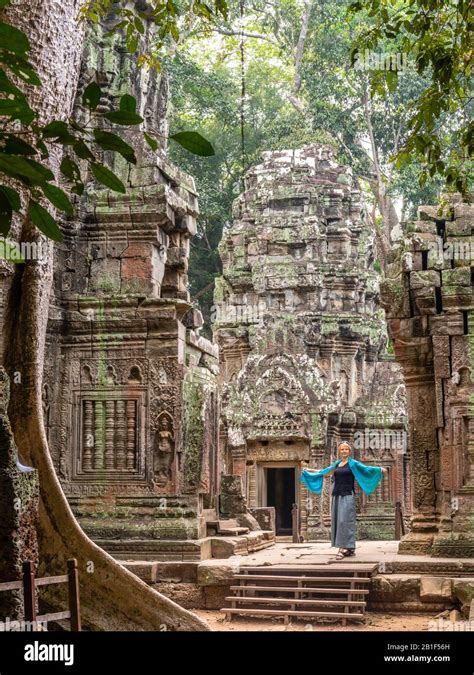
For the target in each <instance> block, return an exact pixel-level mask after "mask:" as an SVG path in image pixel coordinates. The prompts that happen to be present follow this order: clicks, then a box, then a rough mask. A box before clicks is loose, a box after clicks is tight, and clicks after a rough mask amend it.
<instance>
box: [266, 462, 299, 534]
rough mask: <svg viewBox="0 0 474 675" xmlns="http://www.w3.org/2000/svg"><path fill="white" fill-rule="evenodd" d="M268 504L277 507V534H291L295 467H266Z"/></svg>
mask: <svg viewBox="0 0 474 675" xmlns="http://www.w3.org/2000/svg"><path fill="white" fill-rule="evenodd" d="M266 486H267V495H266V496H267V506H274V507H275V529H276V535H277V536H291V534H292V533H293V525H292V518H291V509H292V507H293V504H294V503H295V469H294V467H285V468H281V469H276V468H270V467H268V468H267V469H266Z"/></svg>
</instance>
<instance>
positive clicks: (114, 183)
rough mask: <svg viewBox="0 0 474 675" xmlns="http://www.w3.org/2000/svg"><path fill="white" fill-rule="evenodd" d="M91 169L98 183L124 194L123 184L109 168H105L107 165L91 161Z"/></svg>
mask: <svg viewBox="0 0 474 675" xmlns="http://www.w3.org/2000/svg"><path fill="white" fill-rule="evenodd" d="M91 169H92V173H93V174H94V176H95V178H96V180H98V181H99V183H101V184H102V185H105V186H106V187H108V188H110V189H111V190H114V192H122V193H123V194H125V192H126V189H125V185H124V184H123V183H122V181H121V180H120V178H118V177H117V176H116V175H115V174H114V173H113V172H112V171H110V169H107V167H105V166H104V165H103V164H98V163H97V162H93V163H92V164H91Z"/></svg>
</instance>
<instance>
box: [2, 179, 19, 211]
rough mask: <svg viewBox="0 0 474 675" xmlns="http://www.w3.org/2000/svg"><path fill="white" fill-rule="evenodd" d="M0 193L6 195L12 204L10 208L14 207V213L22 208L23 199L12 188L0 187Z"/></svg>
mask: <svg viewBox="0 0 474 675" xmlns="http://www.w3.org/2000/svg"><path fill="white" fill-rule="evenodd" d="M0 192H1V193H3V194H4V195H5V197H6V198H7V199H8V201H9V202H10V206H11V207H12V211H19V210H20V208H21V199H20V195H19V194H18V192H17V191H16V190H14V189H13V188H11V187H8V186H7V185H0Z"/></svg>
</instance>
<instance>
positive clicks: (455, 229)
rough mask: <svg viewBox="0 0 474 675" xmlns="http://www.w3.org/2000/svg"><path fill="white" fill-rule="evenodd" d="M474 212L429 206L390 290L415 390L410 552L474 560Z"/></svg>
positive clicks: (406, 542)
mask: <svg viewBox="0 0 474 675" xmlns="http://www.w3.org/2000/svg"><path fill="white" fill-rule="evenodd" d="M473 225H474V208H473V207H472V205H468V204H464V203H462V202H460V201H458V200H455V201H454V203H452V204H451V205H449V206H446V205H445V206H444V208H443V209H440V208H438V207H435V206H423V207H420V208H419V210H418V220H417V221H416V222H414V223H411V224H410V226H409V228H408V232H407V235H406V237H405V238H404V239H403V240H402V241H401V242H400V244H399V246H398V249H397V250H396V251H395V252H394V255H393V261H392V264H391V265H390V268H389V270H388V275H387V276H388V278H387V280H386V281H385V282H384V286H383V299H384V303H385V306H386V309H387V317H388V319H389V321H388V325H389V331H390V335H391V337H392V339H393V344H394V348H395V354H396V357H397V361H398V362H399V363H400V365H401V367H402V371H403V375H404V379H405V384H406V387H407V401H408V419H409V432H410V445H411V448H412V451H411V473H412V477H413V515H412V521H411V528H410V529H411V531H410V533H409V534H408V535H407V536H406V537H405V538H404V539H403V540H402V542H401V544H400V551H401V552H409V553H419V552H422V553H429V554H431V555H434V556H453V557H459V558H462V557H473V556H474V407H473V405H474V398H473V396H474V390H473V386H472V363H473V358H474V321H473V306H474V299H473V281H474V278H473V269H474V267H473V260H474V255H473V249H474V244H473V238H472V227H473Z"/></svg>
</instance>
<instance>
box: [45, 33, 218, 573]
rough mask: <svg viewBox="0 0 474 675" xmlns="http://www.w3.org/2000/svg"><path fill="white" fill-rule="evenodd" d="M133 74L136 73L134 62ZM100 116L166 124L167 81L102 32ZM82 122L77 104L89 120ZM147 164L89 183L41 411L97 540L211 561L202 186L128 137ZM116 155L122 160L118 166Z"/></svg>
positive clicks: (87, 66)
mask: <svg viewBox="0 0 474 675" xmlns="http://www.w3.org/2000/svg"><path fill="white" fill-rule="evenodd" d="M132 65H133V64H132ZM92 67H93V68H95V71H96V73H95V77H96V78H97V79H98V81H99V82H100V83H101V87H102V90H103V96H102V99H101V102H100V104H99V110H101V109H102V106H103V109H110V107H111V106H114V105H117V101H118V97H119V96H120V94H121V93H123V92H124V91H127V92H128V93H133V94H135V96H136V100H137V111H138V112H139V113H141V114H142V116H143V117H144V119H145V122H144V125H143V126H144V129H145V130H146V131H148V132H150V133H156V130H157V128H159V125H160V123H161V117H162V114H163V111H162V109H161V103H160V100H161V98H160V97H161V96H162V87H161V83H160V78H159V75H158V74H157V73H156V72H155V71H147V73H146V77H145V75H144V74H143V72H142V71H140V69H137V68H136V67H131V66H130V59H127V55H126V50H125V49H124V47H123V44H122V40H121V38H120V35H111V36H108V35H107V34H106V33H103V32H101V31H100V30H98V32H96V33H93V34H92V36H91V38H90V40H89V42H88V45H87V49H86V53H85V55H84V63H83V67H82V72H83V75H82V77H83V79H84V81H89V80H90V77H91V68H92ZM80 114H81V111H80V108H79V107H78V115H80ZM124 135H125V137H126V139H127V140H128V141H129V142H130V143H131V144H133V147H134V149H135V151H136V156H137V161H136V164H127V163H126V162H125V161H124V160H123V159H122V158H121V157H119V156H118V155H117V154H111V153H109V154H107V153H105V155H104V158H103V161H104V162H105V163H107V164H109V165H110V166H112V167H113V168H114V170H115V172H116V173H117V174H118V175H119V176H120V177H121V178H122V180H123V182H124V183H125V184H126V186H127V194H126V195H121V194H118V193H112V192H110V191H108V190H105V189H101V188H100V187H99V186H98V185H97V184H96V183H94V181H93V180H92V178H91V180H90V181H89V182H88V183H87V185H86V192H85V195H84V197H83V198H82V199H81V200H78V204H77V211H76V216H75V217H74V218H71V219H70V220H68V221H67V222H65V223H64V225H63V232H64V243H63V244H62V245H60V246H58V249H57V251H58V253H57V261H56V265H55V269H56V276H55V283H54V296H53V298H52V301H51V308H50V316H49V324H48V334H47V361H46V366H45V375H44V387H43V399H44V400H43V403H44V410H43V412H44V418H45V423H46V427H47V431H48V438H49V444H50V449H51V453H52V456H53V459H54V462H55V466H56V469H57V472H58V475H59V477H60V479H61V482H62V485H63V488H64V491H65V494H66V496H67V497H68V500H69V503H70V504H71V507H72V509H73V511H74V513H75V514H76V515H77V517H78V518H79V521H80V523H81V525H82V527H83V528H84V530H85V531H86V533H87V534H89V535H90V536H91V537H92V538H93V539H94V540H95V541H96V542H97V543H98V544H100V545H101V546H102V547H104V548H105V549H106V550H108V551H110V552H112V553H113V554H115V555H117V556H119V557H121V556H125V557H136V556H138V557H140V558H141V559H146V558H147V557H152V558H155V559H161V558H165V559H170V560H173V559H177V560H188V559H196V558H198V559H199V558H200V557H201V545H200V543H199V541H200V539H201V538H202V537H203V536H205V534H206V531H205V523H203V520H202V512H203V510H204V509H205V508H206V506H209V505H210V504H211V503H212V502H213V500H214V499H215V496H216V491H217V489H218V481H219V476H220V471H219V468H218V461H219V459H218V458H219V455H218V425H217V416H218V411H217V406H218V399H217V380H216V374H217V370H218V361H217V347H216V346H215V345H213V344H211V342H209V341H208V340H206V339H204V338H203V337H200V335H199V328H200V326H201V324H202V316H201V314H200V312H199V311H198V310H196V309H195V308H194V307H193V306H192V304H191V303H190V298H189V292H188V284H187V267H188V257H189V241H190V238H191V237H192V236H193V234H195V232H196V217H197V215H198V202H197V196H196V190H195V185H194V181H193V179H192V178H191V177H190V176H187V175H186V174H184V173H183V172H181V171H180V170H179V169H177V168H176V167H175V166H172V165H171V164H170V163H169V162H168V161H167V159H166V154H165V152H164V149H163V148H160V149H158V151H156V152H155V151H154V150H152V149H151V148H149V147H148V146H147V144H146V143H145V142H144V140H143V131H142V130H141V131H136V130H134V129H127V130H126V131H125V132H124ZM109 155H110V156H109Z"/></svg>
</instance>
